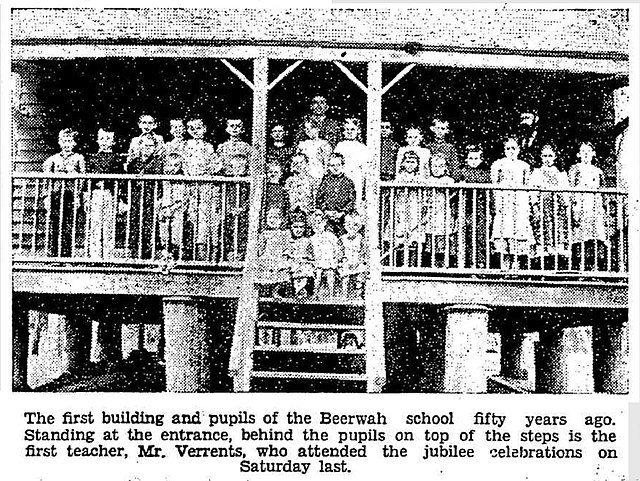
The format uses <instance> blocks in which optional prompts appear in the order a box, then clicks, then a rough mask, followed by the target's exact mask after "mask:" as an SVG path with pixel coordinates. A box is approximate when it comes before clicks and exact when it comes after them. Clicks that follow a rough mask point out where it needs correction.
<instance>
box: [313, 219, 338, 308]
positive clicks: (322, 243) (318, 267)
mask: <svg viewBox="0 0 640 481" xmlns="http://www.w3.org/2000/svg"><path fill="white" fill-rule="evenodd" d="M310 220H311V228H312V229H313V235H312V236H311V244H312V245H313V257H314V259H315V260H314V268H315V283H314V291H315V294H316V295H319V292H320V287H321V284H322V279H323V278H324V279H326V280H327V293H328V295H329V296H333V295H335V287H334V286H335V279H336V270H337V269H338V238H337V237H336V235H335V234H334V233H333V232H332V231H331V230H329V229H328V228H327V219H326V218H325V216H324V214H323V213H322V212H320V211H317V212H315V213H314V214H313V215H312V216H311V218H310Z"/></svg>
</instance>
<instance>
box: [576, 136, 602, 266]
mask: <svg viewBox="0 0 640 481" xmlns="http://www.w3.org/2000/svg"><path fill="white" fill-rule="evenodd" d="M595 156H596V151H595V148H594V146H593V144H591V142H583V143H581V144H580V148H579V150H578V159H579V160H580V162H579V163H577V164H575V165H573V166H571V168H570V169H569V184H570V185H571V186H572V187H576V188H579V189H585V190H597V189H599V188H600V187H601V186H602V177H603V174H602V170H600V169H599V168H598V167H596V166H595V165H593V159H594V158H595ZM603 200H604V199H603V196H602V194H597V193H589V192H584V193H582V192H575V193H573V200H572V202H571V204H572V210H571V221H572V227H573V228H572V230H571V233H572V239H571V241H572V244H573V246H572V250H573V257H574V268H576V269H577V268H580V269H584V270H591V269H594V268H595V267H596V262H597V260H598V259H604V258H605V252H604V250H605V249H606V243H607V230H606V225H605V210H604V202H603ZM602 267H603V266H602Z"/></svg>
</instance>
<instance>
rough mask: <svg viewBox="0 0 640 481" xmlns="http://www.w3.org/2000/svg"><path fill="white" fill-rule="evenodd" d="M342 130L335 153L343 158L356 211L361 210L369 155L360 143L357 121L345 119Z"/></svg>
mask: <svg viewBox="0 0 640 481" xmlns="http://www.w3.org/2000/svg"><path fill="white" fill-rule="evenodd" d="M342 128H343V137H344V140H343V141H342V142H339V143H338V145H336V150H335V151H336V152H337V153H339V154H342V156H343V157H344V160H345V162H344V173H345V175H346V176H347V177H348V178H350V179H351V180H352V181H353V183H354V185H355V187H356V209H357V210H361V209H362V206H363V202H364V196H365V188H366V178H367V173H368V169H369V166H370V164H371V153H370V152H369V149H368V148H367V146H366V145H365V144H363V143H362V133H361V130H362V129H361V126H360V121H359V120H358V119H354V118H348V119H346V120H345V121H344V124H343V126H342Z"/></svg>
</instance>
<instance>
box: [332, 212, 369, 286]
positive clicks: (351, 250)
mask: <svg viewBox="0 0 640 481" xmlns="http://www.w3.org/2000/svg"><path fill="white" fill-rule="evenodd" d="M344 227H345V229H346V231H347V233H346V234H344V235H343V236H341V237H340V243H339V246H340V263H339V268H338V272H339V274H340V277H341V278H342V294H343V295H345V296H348V295H350V294H351V293H352V292H354V293H355V294H356V295H358V296H362V295H363V294H364V279H365V274H366V272H367V267H366V264H365V245H364V237H363V235H362V220H361V219H360V216H358V215H357V214H349V215H347V216H346V217H345V219H344ZM352 283H353V284H355V289H354V290H353V291H352V290H350V289H349V286H350V284H352Z"/></svg>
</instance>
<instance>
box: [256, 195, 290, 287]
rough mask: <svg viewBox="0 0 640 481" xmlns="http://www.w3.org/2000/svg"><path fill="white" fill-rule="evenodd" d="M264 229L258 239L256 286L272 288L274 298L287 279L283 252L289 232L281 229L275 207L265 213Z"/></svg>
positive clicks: (281, 223) (280, 212)
mask: <svg viewBox="0 0 640 481" xmlns="http://www.w3.org/2000/svg"><path fill="white" fill-rule="evenodd" d="M265 224H266V228H265V229H264V230H263V231H262V232H261V233H260V237H259V238H258V263H257V264H258V265H257V269H256V280H255V282H256V284H263V285H267V286H271V287H273V294H274V296H275V297H277V296H278V295H279V293H278V288H279V287H280V285H281V284H282V283H284V282H286V281H287V280H288V279H289V276H288V271H287V266H286V265H285V263H284V262H283V259H284V256H285V251H286V249H287V247H288V244H289V237H290V236H289V232H288V231H287V230H286V229H284V228H283V226H284V216H283V213H282V211H281V210H280V209H279V208H277V207H272V208H270V209H269V210H268V211H267V215H266V220H265Z"/></svg>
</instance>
